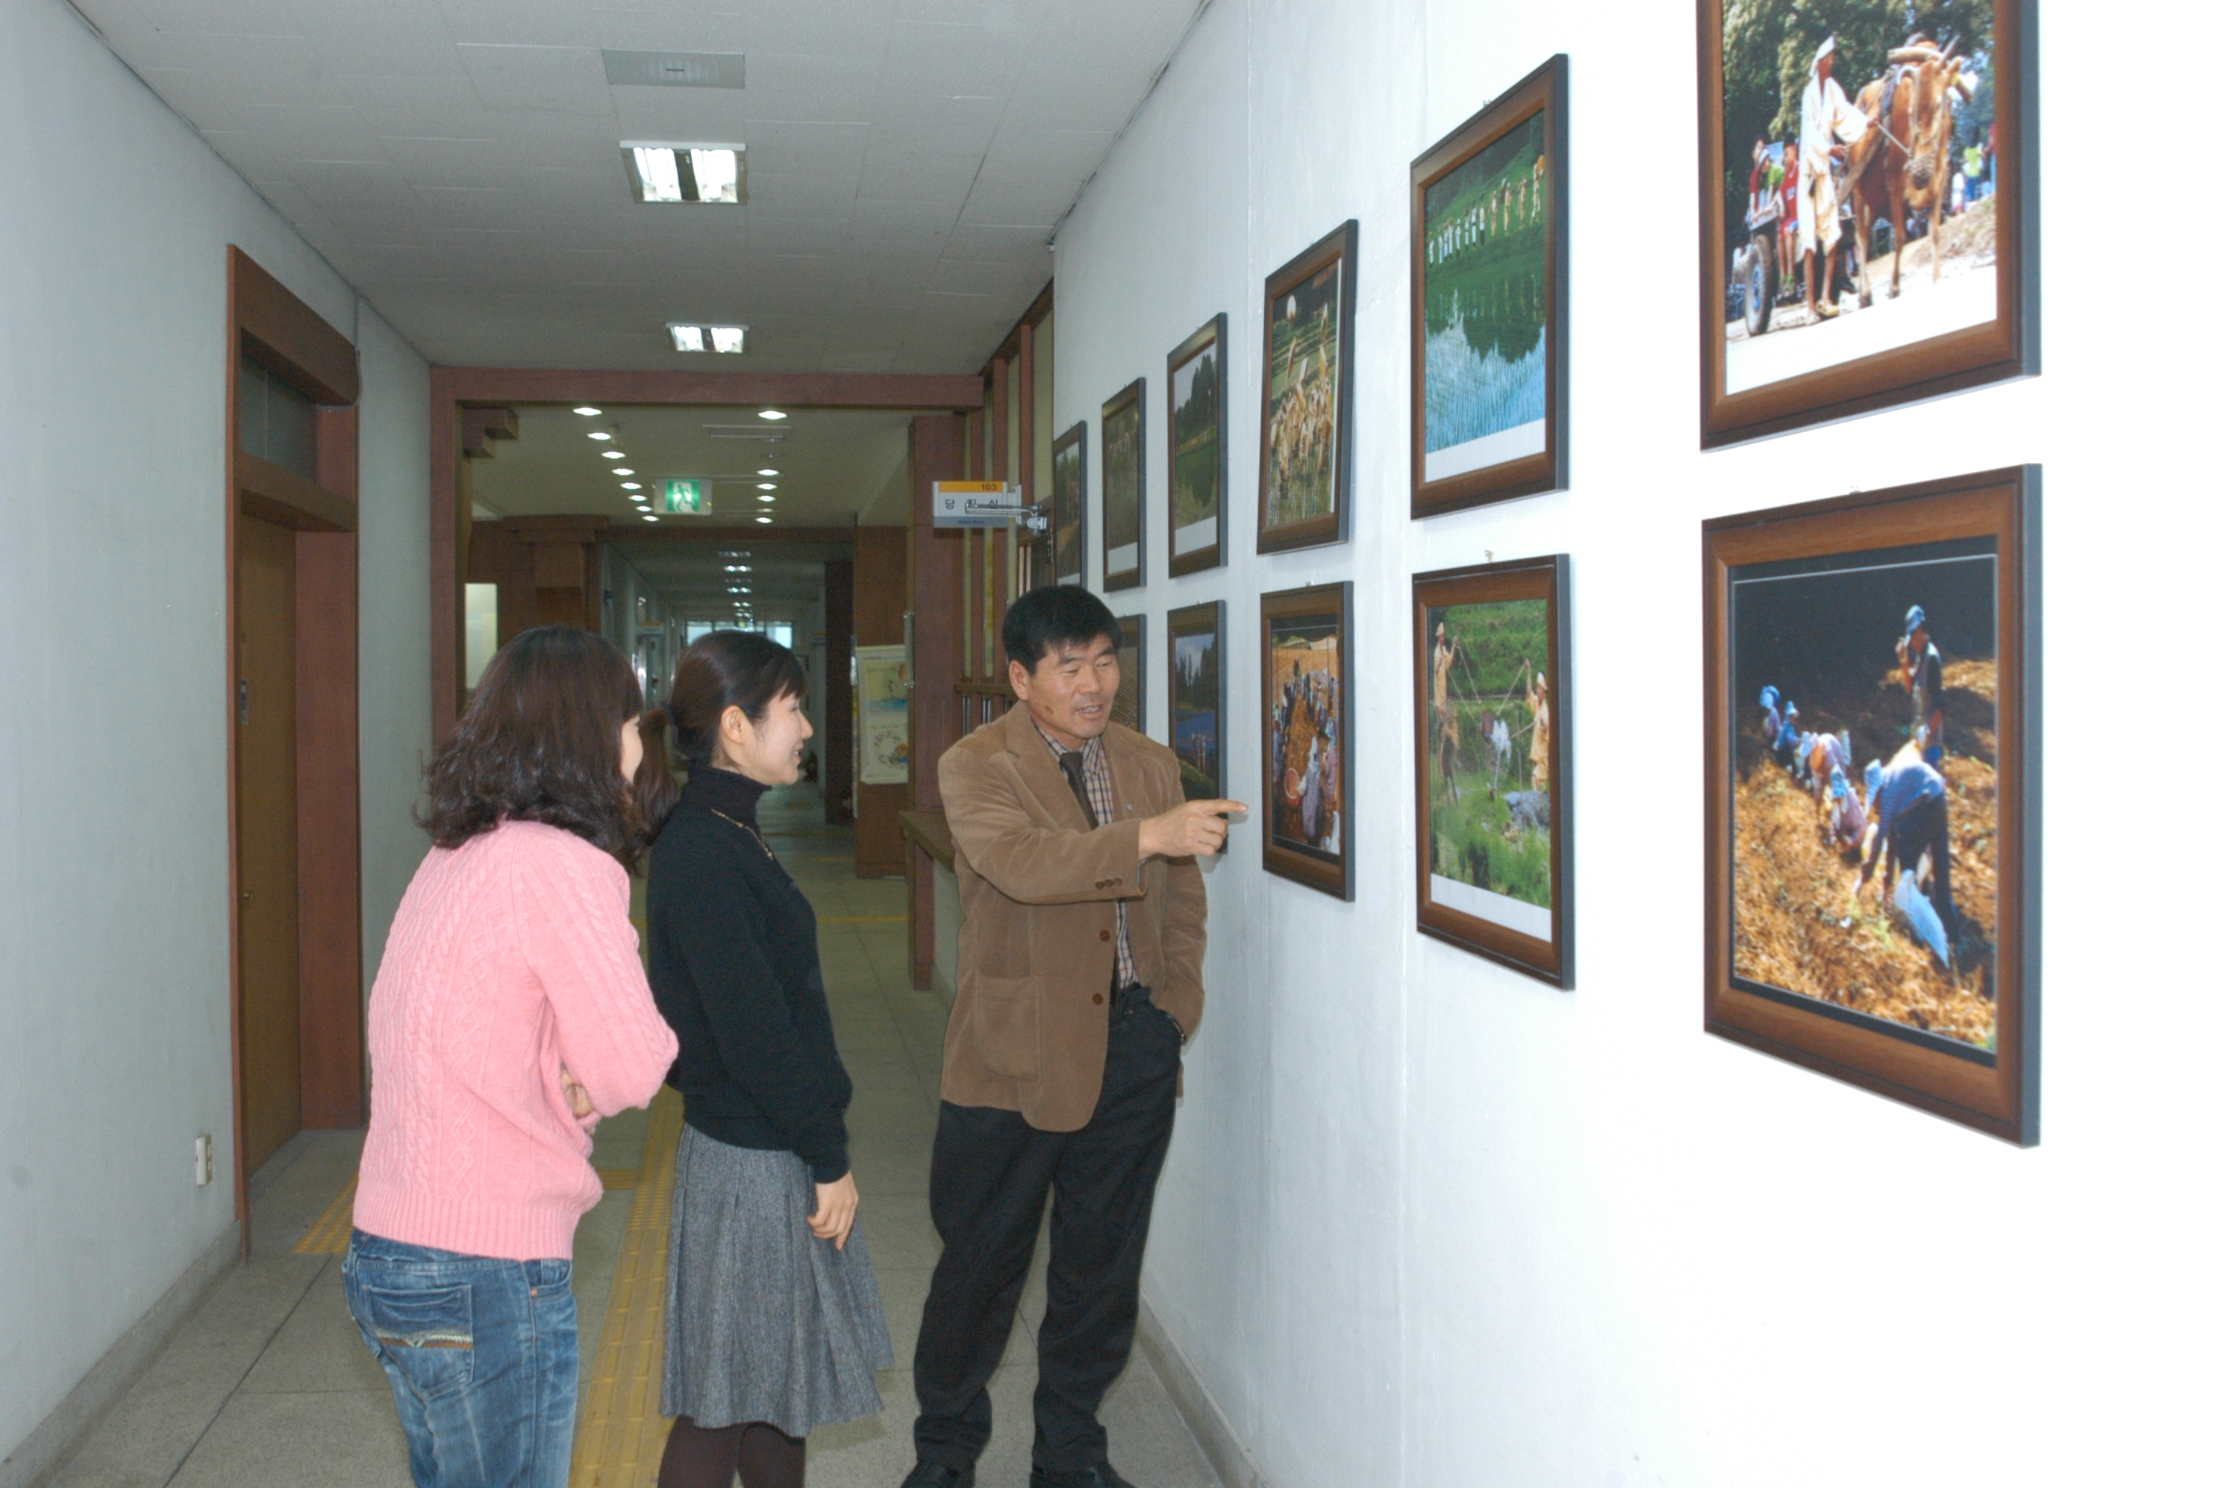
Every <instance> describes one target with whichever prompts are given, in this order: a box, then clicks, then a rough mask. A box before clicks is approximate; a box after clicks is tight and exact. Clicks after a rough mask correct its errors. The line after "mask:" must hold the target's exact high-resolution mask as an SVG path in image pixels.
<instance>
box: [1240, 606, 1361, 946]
mask: <svg viewBox="0 0 2240 1488" xmlns="http://www.w3.org/2000/svg"><path fill="white" fill-rule="evenodd" d="M1353 682H1354V678H1353V585H1352V584H1351V583H1340V584H1321V585H1315V586H1311V587H1309V588H1305V589H1288V590H1284V591H1282V592H1281V593H1276V594H1263V595H1261V596H1260V698H1261V704H1262V707H1263V709H1264V710H1265V711H1264V713H1263V715H1262V726H1261V733H1260V738H1261V743H1262V745H1263V749H1262V753H1261V756H1260V766H1261V767H1260V779H1261V783H1262V785H1263V786H1264V787H1265V789H1266V792H1267V795H1266V800H1267V803H1268V804H1267V809H1266V810H1265V811H1263V812H1261V814H1260V822H1261V828H1260V866H1261V867H1263V868H1265V869H1266V870H1267V871H1268V872H1270V873H1274V874H1280V875H1281V876H1283V877H1285V878H1289V879H1293V880H1296V881H1297V882H1299V883H1303V884H1305V885H1307V886H1308V887H1309V888H1315V889H1320V890H1321V891H1322V892H1323V893H1325V894H1331V895H1334V896H1336V897H1337V898H1340V899H1344V900H1346V901H1348V902H1349V903H1350V902H1351V901H1352V899H1353V862H1354V850H1353V848H1354V844H1353V832H1352V830H1351V826H1352V823H1351V820H1350V814H1351V812H1352V806H1353V797H1354V789H1353V740H1354V733H1353Z"/></svg>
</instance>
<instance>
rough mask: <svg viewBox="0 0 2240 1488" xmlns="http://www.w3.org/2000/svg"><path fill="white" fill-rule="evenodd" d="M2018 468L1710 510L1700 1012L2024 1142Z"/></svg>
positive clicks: (2027, 871)
mask: <svg viewBox="0 0 2240 1488" xmlns="http://www.w3.org/2000/svg"><path fill="white" fill-rule="evenodd" d="M2038 507H2039V501H2038V471H2037V468H2036V467H2035V466H2021V467H2017V468H2014V469H2009V470H2000V471H1992V472H1988V473H1985V474H1980V475H1970V476H1963V477H1959V478H1956V479H1953V480H1946V481H1933V482H1927V483H1924V484H1921V485H1916V486H1906V487H1902V488H1899V489H1895V490H1888V491H1874V492H1868V493H1866V494H1864V495H1859V496H1849V497H1843V498H1840V499H1837V500H1833V501H1823V502H1816V503H1813V504H1810V505H1805V506H1793V507H1784V508H1779V509H1776V510H1773V511H1763V512H1752V513H1746V514H1743V515H1740V516H1734V517H1725V518H1720V519H1718V520H1716V521H1711V522H1706V523H1705V524H1704V532H1703V544H1704V553H1703V562H1704V600H1705V604H1704V615H1705V625H1706V635H1705V648H1704V651H1705V658H1706V661H1707V668H1706V676H1705V691H1704V727H1705V751H1704V754H1705V760H1706V762H1707V773H1706V776H1705V782H1704V815H1705V820H1706V824H1707V831H1708V836H1707V857H1708V861H1707V863H1706V869H1707V879H1708V887H1709V892H1708V895H1707V899H1706V910H1705V935H1706V937H1707V939H1708V941H1709V945H1708V947H1707V949H1708V955H1707V956H1706V968H1707V971H1708V978H1707V984H1706V986H1705V989H1704V1027H1705V1029H1706V1030H1707V1031H1709V1032H1711V1033H1714V1034H1718V1035H1720V1036H1722V1037H1725V1038H1730V1039H1734V1040H1736V1041H1737V1042H1740V1043H1744V1044H1748V1045H1749V1046H1751V1047H1752V1048H1755V1049H1759V1050H1762V1051H1764V1052H1766V1053H1769V1054H1773V1055H1776V1056H1777V1057H1780V1058H1784V1059H1790V1060H1794V1061H1795V1062H1797V1063H1799V1064H1803V1065H1806V1066H1808V1067H1810V1068H1812V1069H1816V1070H1819V1071H1821V1072H1822V1073H1824V1074H1829V1075H1833V1076H1835V1077H1836V1078H1838V1079H1841V1080H1848V1081H1850V1082H1851V1083H1853V1084H1856V1085H1860V1086H1863V1087H1865V1088H1867V1089H1869V1090H1873V1091H1877V1092H1879V1093H1880V1094H1883V1095H1887V1096H1890V1097H1891V1098H1893V1099H1896V1100H1900V1101H1905V1102H1907V1103H1909V1104H1912V1105H1915V1106H1919V1107H1921V1108H1922V1109H1924V1110H1928V1111H1933V1112H1935V1113H1937V1114H1938V1115H1941V1116H1945V1117H1949V1118H1950V1119H1952V1120H1955V1121H1959V1122H1964V1123H1966V1124H1968V1125H1970V1126H1974V1127H1978V1128H1981V1129H1982V1130H1984V1131H1987V1132H1991V1133H1994V1134H1995V1135H1998V1136H2002V1137H2005V1138H2007V1139H2008V1140H2009V1141H2013V1142H2018V1143H2021V1144H2023V1145H2025V1146H2028V1145H2030V1144H2032V1143H2034V1142H2036V1140H2037V1127H2038V1079H2037V1059H2038V1030H2037V915H2038V909H2037V841H2036V839H2037V823H2038V817H2037V805H2038V801H2037V797H2038V761H2037V733H2038V718H2037V707H2038V701H2037V695H2038V685H2037V684H2038V651H2039V646H2038V606H2039V600H2038V587H2039V585H2038V555H2037V548H2038V539H2037V528H2038Z"/></svg>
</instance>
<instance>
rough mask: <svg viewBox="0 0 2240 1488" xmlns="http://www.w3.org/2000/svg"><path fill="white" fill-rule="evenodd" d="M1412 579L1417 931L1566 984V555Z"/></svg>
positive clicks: (1568, 673) (1568, 777)
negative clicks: (1413, 592) (1413, 595)
mask: <svg viewBox="0 0 2240 1488" xmlns="http://www.w3.org/2000/svg"><path fill="white" fill-rule="evenodd" d="M1414 588H1415V605H1414V626H1413V631H1414V635H1415V701H1416V714H1415V722H1416V732H1415V742H1416V749H1415V755H1416V761H1415V764H1416V928H1417V929H1418V930H1420V931H1422V932H1423V933H1424V934H1425V935H1429V936H1433V937H1436V938H1437V939H1439V940H1443V941H1446V942H1447V943H1448V944H1450V945H1457V946H1460V947H1462V948H1463V949H1464V950H1466V951H1474V952H1476V953H1477V954H1478V955H1481V956H1484V957H1486V958H1487V959H1488V960H1491V961H1498V962H1500V963H1501V964H1503V965H1504V966H1509V967H1513V968H1515V969H1516V970H1518V971H1521V972H1523V973H1525V974H1526V975H1527V976H1533V977H1538V978H1539V979H1540V980H1542V981H1544V982H1552V983H1554V984H1555V985H1556V986H1558V987H1561V988H1563V989H1564V990H1566V991H1569V990H1570V988H1571V986H1572V941H1573V928H1572V927H1573V916H1572V907H1571V906H1572V892H1571V885H1572V855H1571V644H1570V626H1571V563H1570V559H1569V558H1567V557H1565V556H1563V555H1561V554H1558V555H1556V556H1554V557H1550V558H1528V559H1523V560H1520V561H1517V562H1512V563H1493V564H1485V565H1481V566H1478V567H1473V568H1450V569H1445V570H1443V571H1441V572H1438V573H1426V574H1417V575H1416V576H1415V585H1414Z"/></svg>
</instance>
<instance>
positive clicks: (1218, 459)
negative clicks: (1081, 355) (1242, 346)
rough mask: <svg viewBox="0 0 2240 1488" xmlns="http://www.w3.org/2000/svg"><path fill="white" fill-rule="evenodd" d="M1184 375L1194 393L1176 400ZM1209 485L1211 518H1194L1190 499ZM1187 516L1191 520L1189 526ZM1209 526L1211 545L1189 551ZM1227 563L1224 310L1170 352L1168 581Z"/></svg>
mask: <svg viewBox="0 0 2240 1488" xmlns="http://www.w3.org/2000/svg"><path fill="white" fill-rule="evenodd" d="M1185 372H1188V373H1189V374H1190V378H1191V391H1190V393H1189V395H1188V396H1186V397H1184V398H1182V399H1180V400H1177V398H1176V396H1175V394H1176V391H1177V387H1176V385H1177V383H1178V381H1179V380H1180V379H1181V378H1182V376H1183V374H1184V373H1185ZM1201 384H1202V385H1201ZM1200 398H1204V399H1207V400H1210V402H1211V405H1212V407H1211V410H1210V412H1208V411H1206V410H1203V409H1201V408H1199V407H1198V406H1196V405H1197V404H1198V402H1199V399H1200ZM1186 421H1187V423H1188V424H1189V426H1190V427H1189V428H1188V429H1187V430H1185V428H1184V427H1183V426H1184V424H1185V422H1186ZM1185 444H1188V445H1189V446H1190V447H1189V448H1188V449H1185V448H1184V445H1185ZM1186 467H1187V468H1186ZM1209 484H1210V486H1211V488H1212V489H1211V491H1210V492H1209V493H1207V494H1209V495H1210V497H1211V499H1212V505H1213V515H1212V516H1211V517H1205V516H1198V515H1195V511H1196V508H1197V506H1198V505H1199V503H1198V502H1197V501H1196V500H1193V499H1191V498H1194V497H1196V496H1197V495H1198V493H1199V492H1200V490H1201V488H1202V487H1204V486H1206V485H1209ZM1186 502H1187V504H1188V505H1189V507H1190V510H1188V511H1186V510H1185V505H1186ZM1186 516H1189V517H1191V520H1189V521H1187V522H1186V521H1185V520H1184V518H1185V517H1186ZM1208 521H1210V522H1212V523H1213V540H1212V541H1211V542H1194V543H1192V544H1191V546H1189V547H1188V548H1187V549H1185V548H1184V547H1183V543H1184V534H1185V533H1190V534H1192V535H1195V534H1196V533H1197V532H1198V531H1199V530H1200V529H1202V527H1203V526H1204V524H1205V523H1206V522H1208ZM1228 561H1229V316H1228V314H1227V312H1225V311H1224V312H1222V313H1220V314H1217V315H1215V316H1214V317H1213V319H1211V320H1209V321H1207V322H1206V323H1205V324H1204V325H1202V326H1200V327H1198V329H1197V330H1195V331H1193V332H1191V333H1190V335H1189V336H1188V337H1186V338H1185V339H1184V340H1183V342H1182V344H1181V345H1180V346H1177V347H1176V348H1175V349H1174V350H1172V351H1170V352H1168V353H1167V577H1168V578H1170V579H1173V578H1180V577H1182V576H1183V575H1184V574H1193V573H1202V572H1204V571H1205V570H1207V569H1209V568H1220V567H1222V566H1223V565H1225V564H1226V563H1228Z"/></svg>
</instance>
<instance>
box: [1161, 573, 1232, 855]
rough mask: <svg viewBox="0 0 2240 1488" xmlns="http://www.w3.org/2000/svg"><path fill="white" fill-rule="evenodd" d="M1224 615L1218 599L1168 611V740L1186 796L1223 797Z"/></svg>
mask: <svg viewBox="0 0 2240 1488" xmlns="http://www.w3.org/2000/svg"><path fill="white" fill-rule="evenodd" d="M1225 618H1226V609H1225V606H1224V605H1223V604H1222V602H1221V601H1220V600H1218V599H1216V600H1212V601H1209V602H1208V603H1206V604H1198V605H1191V606H1189V607H1188V608H1186V609H1180V610H1169V611H1167V743H1168V745H1169V746H1170V747H1171V748H1173V750H1174V753H1175V758H1176V759H1177V760H1178V761H1180V763H1181V765H1182V795H1183V799H1184V800H1188V801H1219V800H1225V799H1227V796H1226V794H1225V792H1226V791H1227V789H1228V777H1227V773H1226V770H1227V761H1228V756H1227V752H1226V750H1225V749H1224V747H1223V746H1224V745H1225V744H1226V742H1227V732H1226V730H1225V729H1224V728H1223V727H1222V720H1223V714H1224V710H1223V708H1222V704H1221V699H1222V687H1223V685H1224V679H1223V675H1222V654H1221V638H1222V635H1223V633H1224V630H1225V627H1224V625H1223V621H1224V620H1225ZM1224 845H1226V844H1224Z"/></svg>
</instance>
